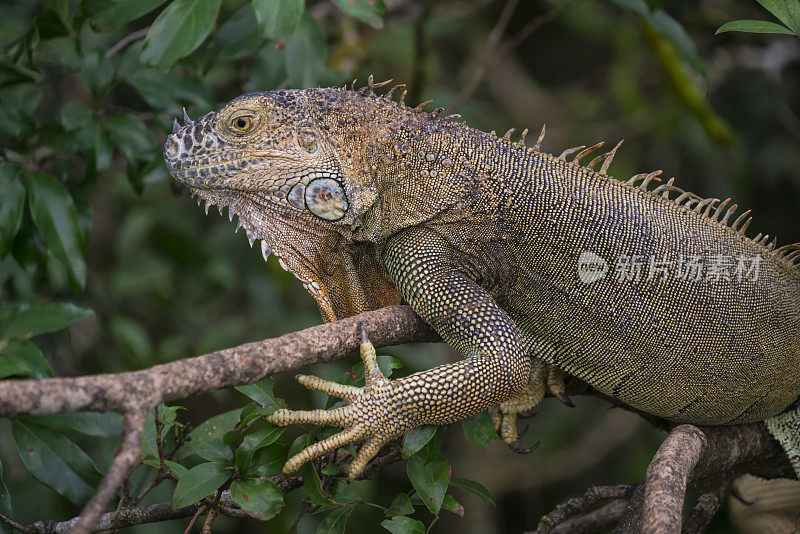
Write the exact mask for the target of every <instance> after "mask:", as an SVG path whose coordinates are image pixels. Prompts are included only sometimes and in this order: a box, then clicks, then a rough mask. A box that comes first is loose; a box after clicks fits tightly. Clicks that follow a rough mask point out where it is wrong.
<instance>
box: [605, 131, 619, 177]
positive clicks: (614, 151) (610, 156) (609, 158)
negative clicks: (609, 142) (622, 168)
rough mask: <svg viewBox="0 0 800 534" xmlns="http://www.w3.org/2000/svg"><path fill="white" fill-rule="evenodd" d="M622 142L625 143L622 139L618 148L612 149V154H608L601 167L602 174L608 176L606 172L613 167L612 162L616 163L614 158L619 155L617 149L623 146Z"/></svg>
mask: <svg viewBox="0 0 800 534" xmlns="http://www.w3.org/2000/svg"><path fill="white" fill-rule="evenodd" d="M622 141H623V139H620V141H619V143H617V146H615V147H614V148H612V149H611V151H610V152H608V155H607V157H606V160H605V161H604V162H603V165H602V166H601V167H600V174H606V171H608V168H609V167H610V166H611V162H612V161H614V156H616V154H617V149H618V148H619V147H620V146H622Z"/></svg>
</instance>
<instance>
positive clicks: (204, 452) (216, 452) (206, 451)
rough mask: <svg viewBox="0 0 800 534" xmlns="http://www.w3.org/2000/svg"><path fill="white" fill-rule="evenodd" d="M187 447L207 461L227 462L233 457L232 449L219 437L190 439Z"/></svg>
mask: <svg viewBox="0 0 800 534" xmlns="http://www.w3.org/2000/svg"><path fill="white" fill-rule="evenodd" d="M189 448H190V449H191V450H192V451H194V453H195V454H196V455H197V456H199V457H200V458H202V459H203V460H207V461H209V462H214V461H219V462H228V461H230V460H232V459H233V451H231V449H230V447H228V446H227V445H225V444H224V443H223V442H222V439H220V438H206V439H198V440H192V441H190V442H189Z"/></svg>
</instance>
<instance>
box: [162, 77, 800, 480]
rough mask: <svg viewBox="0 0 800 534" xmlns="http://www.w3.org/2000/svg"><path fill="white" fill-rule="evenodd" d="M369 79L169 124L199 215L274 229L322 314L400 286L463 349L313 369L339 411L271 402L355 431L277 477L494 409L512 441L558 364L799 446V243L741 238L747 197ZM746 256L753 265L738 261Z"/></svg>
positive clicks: (705, 420)
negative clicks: (214, 209) (509, 128)
mask: <svg viewBox="0 0 800 534" xmlns="http://www.w3.org/2000/svg"><path fill="white" fill-rule="evenodd" d="M375 86H377V84H373V83H372V80H371V79H370V82H369V84H368V85H367V86H366V87H364V88H363V89H360V90H349V89H346V88H327V89H305V90H278V91H270V92H261V93H248V94H245V95H242V96H241V97H239V98H236V99H234V100H233V101H231V102H230V103H228V104H226V105H225V106H223V107H222V108H221V109H220V110H218V111H217V112H212V113H209V114H207V115H205V116H203V117H201V118H200V119H198V120H196V121H191V120H189V119H188V117H186V123H185V125H183V126H180V125H179V124H178V123H177V121H176V122H175V126H174V129H173V133H172V134H171V135H170V136H169V138H168V139H167V143H166V146H165V150H164V155H165V159H166V162H167V165H168V167H169V169H170V171H171V173H172V175H173V176H174V177H175V178H176V179H178V180H179V181H181V182H182V183H183V184H185V185H186V186H188V188H189V189H190V190H191V191H192V192H193V193H195V194H197V196H198V197H199V199H202V200H205V201H206V203H207V204H206V210H207V209H208V206H209V205H211V204H216V205H219V206H220V212H221V209H222V208H221V207H222V206H228V207H229V213H230V214H231V217H233V215H234V214H235V215H237V216H238V217H239V224H240V225H242V226H243V227H244V228H245V231H246V232H247V236H248V238H249V239H250V241H251V245H252V243H253V241H254V240H261V241H262V251H263V252H264V255H265V258H266V257H267V256H268V255H269V253H270V252H272V253H274V254H275V255H276V256H278V257H279V261H280V262H281V265H282V266H284V268H286V269H287V270H289V271H291V272H292V273H293V274H294V275H295V276H296V277H297V278H298V279H300V280H301V281H302V283H303V286H304V287H305V288H306V289H307V290H308V291H309V292H310V293H311V294H312V295H313V296H314V298H315V299H316V301H317V303H318V305H319V307H320V310H321V313H322V317H323V319H324V320H326V321H331V320H334V319H336V318H341V317H345V316H349V315H353V314H356V313H359V312H362V311H366V310H370V309H375V308H378V307H381V306H385V305H389V304H394V303H398V302H400V301H401V299H402V300H405V301H406V302H408V304H410V305H411V307H412V308H413V309H414V310H415V311H416V312H417V313H418V314H419V315H420V316H421V317H422V318H423V319H424V320H425V321H427V322H428V323H429V324H431V326H433V327H434V328H435V329H436V330H437V331H438V332H439V333H440V334H441V336H442V338H443V339H444V340H445V341H447V342H448V343H449V344H450V345H452V346H453V347H455V348H456V349H458V350H459V351H460V352H461V353H462V354H463V355H464V356H465V359H464V360H462V361H459V362H456V363H451V364H447V365H443V366H440V367H436V368H434V369H430V370H427V371H423V372H420V373H416V374H413V375H411V376H408V377H405V378H401V379H398V380H392V381H390V380H387V379H386V378H384V377H383V376H382V375H381V374H380V371H379V370H377V367H376V366H375V365H374V352H373V351H372V350H371V345H369V343H368V341H367V340H366V339H365V340H364V344H363V345H362V357H364V359H365V362H366V364H367V379H368V380H367V386H366V387H365V388H354V387H350V386H342V385H339V384H335V383H332V382H327V381H324V380H321V379H318V378H315V377H301V382H302V383H303V384H304V385H306V386H307V387H310V388H312V389H316V390H320V391H324V392H326V393H329V394H331V395H335V396H338V397H340V398H343V399H345V400H346V401H347V404H346V405H345V406H343V407H341V408H335V409H333V410H330V411H324V410H314V411H310V412H301V411H290V410H278V411H277V412H275V413H274V414H273V415H272V416H271V420H272V421H273V422H274V423H276V424H280V425H287V424H291V423H299V422H311V423H316V424H326V425H337V426H341V427H344V428H345V430H344V431H343V432H341V433H339V434H337V435H334V436H333V437H331V438H329V439H327V440H325V441H323V442H320V443H317V444H314V445H312V446H311V447H309V448H307V449H305V450H304V451H302V452H301V453H299V454H298V455H297V456H295V457H293V458H292V459H290V460H289V461H288V462H287V464H286V466H285V468H284V469H285V471H287V472H289V471H292V470H296V469H297V468H299V466H300V465H301V464H302V463H303V462H305V461H307V460H309V459H311V458H313V457H315V456H318V455H320V454H322V453H323V452H325V451H326V450H330V449H331V448H335V447H338V446H340V445H343V444H345V443H347V442H351V441H360V440H365V443H364V445H363V446H362V448H361V450H360V452H359V455H358V457H357V458H356V459H355V460H354V462H353V463H352V464H351V466H350V476H351V477H354V476H357V475H358V474H359V473H360V472H361V471H362V470H363V468H364V467H365V465H366V463H367V462H368V461H369V460H370V459H371V458H372V457H373V456H374V455H375V454H376V453H377V452H378V450H379V449H380V447H381V445H382V444H384V443H386V442H387V441H389V440H391V439H393V438H395V437H397V436H400V435H402V434H403V433H404V432H406V431H408V430H409V429H411V428H413V427H416V426H419V425H423V424H444V423H451V422H454V421H457V420H460V419H463V418H466V417H468V416H471V415H473V414H476V413H478V412H480V411H482V410H485V409H487V408H489V407H491V406H494V405H498V404H499V405H500V409H499V411H498V415H497V416H496V418H495V424H496V425H497V427H498V429H499V430H500V431H501V434H502V436H503V438H504V439H505V440H506V442H508V443H514V442H515V440H516V437H517V433H516V415H517V414H518V413H519V412H521V411H525V410H528V409H530V408H532V407H533V406H534V405H536V404H537V403H538V402H539V401H540V400H541V398H542V397H543V395H544V393H545V390H546V388H549V389H550V390H551V391H552V392H553V393H555V394H558V395H561V396H562V397H563V377H564V374H563V373H568V374H570V375H574V376H576V377H578V378H580V379H581V380H584V381H586V382H588V383H589V384H591V385H592V386H593V387H595V388H596V389H598V390H600V391H602V392H603V393H605V394H607V395H610V396H612V397H614V398H616V399H619V400H620V401H621V402H623V403H626V404H628V405H630V406H633V407H635V408H637V409H639V410H642V411H644V412H648V413H651V414H653V415H656V416H658V417H662V418H665V419H668V420H673V421H680V422H688V423H696V424H704V425H715V424H732V423H745V422H752V421H758V420H763V419H768V425H769V426H770V429H771V430H772V431H773V433H775V434H776V436H777V437H778V438H779V440H780V441H781V443H782V445H784V447H785V448H787V451H788V452H789V453H790V457H792V459H793V461H795V462H796V461H797V453H798V451H800V447H798V444H797V441H796V440H797V439H798V438H799V437H800V427H798V426H797V425H796V421H797V418H796V414H795V412H793V411H790V410H791V409H794V408H795V405H796V400H797V399H798V396H800V372H798V364H800V269H798V265H797V263H798V260H800V244H796V245H789V246H785V247H781V248H776V247H775V244H774V242H773V243H769V244H768V243H767V238H766V237H764V238H762V237H761V235H760V234H759V236H757V237H756V238H754V239H751V238H748V237H746V236H745V233H744V232H745V229H746V228H747V226H748V224H749V222H750V219H748V218H747V213H745V214H743V215H741V216H739V217H738V218H737V219H735V221H733V222H731V221H732V219H733V216H732V214H733V213H734V212H735V210H736V206H735V205H734V206H731V207H728V204H727V201H726V202H722V203H718V200H717V199H703V198H700V197H698V196H697V195H694V194H691V193H687V192H684V191H683V190H681V189H679V188H678V187H676V186H674V185H673V180H669V182H667V183H665V184H662V185H659V186H658V187H655V188H652V186H650V189H648V186H649V185H650V183H651V182H652V181H653V180H655V179H657V178H656V176H657V173H649V174H643V175H637V176H635V177H633V178H632V179H630V180H629V181H628V182H621V181H618V180H615V179H613V178H611V177H609V176H607V174H606V171H607V169H608V165H609V164H610V163H611V160H612V158H613V156H614V153H615V150H616V148H615V149H614V150H612V151H611V152H609V153H606V154H603V155H602V156H600V157H598V158H595V159H594V160H593V161H592V162H591V163H589V164H588V165H585V166H581V164H580V162H581V160H582V159H583V158H585V157H586V156H587V155H588V153H589V152H590V151H591V150H593V149H595V148H597V147H596V146H595V147H591V148H590V149H586V150H583V147H579V148H578V149H572V150H568V151H565V152H564V154H562V155H561V156H559V157H553V156H551V155H549V154H546V153H544V152H541V151H540V150H539V142H537V143H536V146H534V147H533V148H528V147H526V146H525V145H524V144H523V142H522V141H520V142H512V141H511V140H510V139H509V136H508V135H507V136H506V137H504V138H498V137H497V136H495V135H494V134H493V133H492V134H487V133H484V132H481V131H477V130H474V129H471V128H469V127H467V126H466V125H464V124H461V123H456V122H453V121H451V120H450V118H451V117H440V116H439V113H440V111H441V110H439V109H437V110H436V111H434V112H432V113H427V112H425V111H423V110H422V107H423V106H424V105H423V106H419V107H417V108H410V107H407V106H405V105H404V104H403V103H402V99H401V101H400V102H397V101H394V100H393V99H392V92H393V90H392V91H389V92H388V93H387V94H384V95H377V94H375V92H374V90H373V88H374V87H375ZM540 141H541V138H540ZM574 152H578V154H577V155H576V156H575V157H574V158H573V159H572V160H571V161H568V160H567V156H569V155H570V154H572V153H574ZM601 162H602V164H601ZM598 164H601V167H600V169H599V171H595V170H593V167H595V166H597V165H598ZM586 253H591V257H592V258H597V259H600V260H601V261H606V262H608V263H611V264H613V263H614V262H615V261H617V260H618V259H619V258H627V259H629V260H630V259H631V258H633V259H634V260H637V259H638V261H639V263H638V264H635V262H634V266H635V265H639V268H641V266H642V264H644V266H645V273H644V275H642V276H640V277H637V278H634V277H632V276H629V277H627V278H623V279H618V277H614V276H611V274H612V273H609V274H608V275H607V276H605V277H600V278H599V279H597V280H595V281H593V282H591V283H586V282H585V281H582V279H581V277H580V276H579V270H578V267H579V266H578V263H579V258H580V257H581V255H582V254H586ZM723 257H724V258H726V260H725V261H727V263H726V264H721V265H717V269H718V270H720V269H722V268H724V269H725V270H724V271H723V272H721V273H718V275H719V276H717V277H716V279H710V278H708V277H707V276H706V277H695V276H686V275H683V276H677V275H675V276H667V274H668V273H667V272H665V270H664V269H662V270H660V271H659V270H656V271H655V273H656V274H655V276H653V275H652V274H653V270H652V269H650V270H649V272H648V271H647V267H648V262H651V263H652V262H653V261H659V262H661V263H660V264H659V265H662V266H663V265H673V264H676V263H677V262H681V265H683V266H684V267H685V264H686V259H688V258H694V259H695V262H697V260H696V259H697V258H700V261H703V262H706V264H707V265H709V266H710V265H711V262H712V261H716V260H719V259H720V258H723ZM745 258H746V259H749V260H750V261H755V262H756V264H757V265H756V267H757V269H756V271H757V272H756V276H752V271H750V274H751V276H746V277H744V276H741V274H742V272H741V271H737V270H736V269H738V268H739V267H741V262H742V261H743V259H745ZM653 259H655V260H653ZM787 410H788V411H787ZM779 414H782V415H779ZM773 416H779V417H777V418H775V419H770V418H772V417H773ZM796 465H797V464H796Z"/></svg>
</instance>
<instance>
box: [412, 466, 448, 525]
mask: <svg viewBox="0 0 800 534" xmlns="http://www.w3.org/2000/svg"><path fill="white" fill-rule="evenodd" d="M429 452H430V451H429ZM426 456H428V457H429V458H426ZM406 473H407V474H408V479H409V480H410V481H411V485H412V486H414V489H415V490H417V493H419V496H420V497H421V498H422V502H424V503H425V506H426V507H427V508H428V510H430V512H431V513H432V514H438V513H439V510H440V509H441V507H442V502H443V500H444V495H445V492H447V486H448V485H450V462H448V461H447V458H445V457H444V455H443V454H442V453H441V452H439V451H436V452H435V453H433V454H430V453H429V454H425V452H424V451H423V452H419V453H418V454H415V455H414V456H412V457H411V458H409V459H408V463H407V464H406Z"/></svg>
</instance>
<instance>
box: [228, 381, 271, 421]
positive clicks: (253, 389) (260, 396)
mask: <svg viewBox="0 0 800 534" xmlns="http://www.w3.org/2000/svg"><path fill="white" fill-rule="evenodd" d="M272 384H273V380H272V377H271V376H268V377H267V378H265V379H263V380H259V381H258V382H256V383H254V384H247V385H246V386H236V391H238V392H239V393H241V394H243V395H247V396H248V397H250V398H251V399H252V400H254V401H256V402H257V403H258V404H260V405H261V406H264V407H266V408H273V410H272V411H275V410H276V409H277V408H278V403H277V402H276V401H275V394H274V393H273V392H272ZM269 413H272V412H269ZM265 414H266V413H265ZM266 415H268V414H266Z"/></svg>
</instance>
